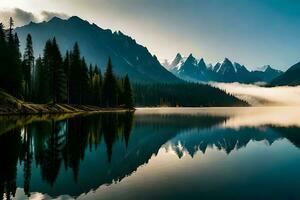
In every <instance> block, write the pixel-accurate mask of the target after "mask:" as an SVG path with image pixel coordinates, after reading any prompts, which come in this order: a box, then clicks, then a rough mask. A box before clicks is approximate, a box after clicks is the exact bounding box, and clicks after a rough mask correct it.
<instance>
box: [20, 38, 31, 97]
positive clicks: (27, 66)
mask: <svg viewBox="0 0 300 200" xmlns="http://www.w3.org/2000/svg"><path fill="white" fill-rule="evenodd" d="M22 66H23V78H24V99H25V100H27V101H28V100H31V96H32V73H33V68H34V54H33V46H32V38H31V35H30V34H28V35H27V39H26V47H25V51H24V55H23V65H22Z"/></svg>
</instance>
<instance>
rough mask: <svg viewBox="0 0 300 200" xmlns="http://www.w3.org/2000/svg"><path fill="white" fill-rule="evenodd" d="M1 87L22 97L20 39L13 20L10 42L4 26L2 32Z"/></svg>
mask: <svg viewBox="0 0 300 200" xmlns="http://www.w3.org/2000/svg"><path fill="white" fill-rule="evenodd" d="M0 32H1V33H0V35H2V36H0V37H1V38H0V40H1V41H0V51H1V56H0V58H1V69H0V87H1V88H3V89H4V90H5V91H6V92H8V93H10V94H11V95H13V96H15V97H19V98H20V97H22V93H21V89H22V71H21V70H22V68H21V54H20V50H19V39H18V35H17V34H13V20H12V18H11V19H10V28H9V32H8V42H7V41H6V40H5V39H4V40H3V35H5V34H4V33H5V32H4V30H3V26H2V27H1V30H0Z"/></svg>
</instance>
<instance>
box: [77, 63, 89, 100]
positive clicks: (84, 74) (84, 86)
mask: <svg viewBox="0 0 300 200" xmlns="http://www.w3.org/2000/svg"><path fill="white" fill-rule="evenodd" d="M80 74H81V77H80V79H79V84H80V85H79V93H80V99H79V104H80V105H82V104H87V103H88V98H87V96H88V89H89V83H88V82H89V77H88V68H87V64H86V62H85V59H84V58H82V59H81V65H80Z"/></svg>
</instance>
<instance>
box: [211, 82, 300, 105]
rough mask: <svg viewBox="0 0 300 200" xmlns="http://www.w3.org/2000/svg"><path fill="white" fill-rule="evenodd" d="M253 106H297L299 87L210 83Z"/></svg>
mask: <svg viewBox="0 0 300 200" xmlns="http://www.w3.org/2000/svg"><path fill="white" fill-rule="evenodd" d="M211 85H213V86H215V87H218V88H220V89H223V90H225V91H226V92H228V93H231V94H233V95H235V96H236V97H238V98H240V99H243V100H245V101H247V102H248V103H250V104H251V105H253V106H299V105H300V86H297V87H290V86H281V87H264V86H259V85H254V84H241V83H211Z"/></svg>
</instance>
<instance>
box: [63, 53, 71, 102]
mask: <svg viewBox="0 0 300 200" xmlns="http://www.w3.org/2000/svg"><path fill="white" fill-rule="evenodd" d="M63 66H64V71H65V74H66V90H67V91H66V92H67V94H66V95H67V97H66V98H67V103H70V70H71V67H70V54H69V51H67V52H66V55H65V58H64V61H63Z"/></svg>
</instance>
